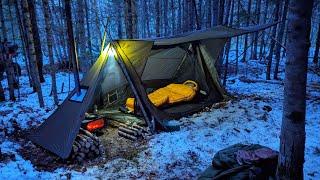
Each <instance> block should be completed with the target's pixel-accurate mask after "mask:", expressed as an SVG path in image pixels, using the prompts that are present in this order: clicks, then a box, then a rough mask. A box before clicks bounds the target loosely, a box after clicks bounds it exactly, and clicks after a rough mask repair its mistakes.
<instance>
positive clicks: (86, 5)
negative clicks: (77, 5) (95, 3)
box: [84, 0, 92, 56]
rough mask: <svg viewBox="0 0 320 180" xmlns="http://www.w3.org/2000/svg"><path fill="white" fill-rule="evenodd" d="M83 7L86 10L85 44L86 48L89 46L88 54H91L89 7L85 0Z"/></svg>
mask: <svg viewBox="0 0 320 180" xmlns="http://www.w3.org/2000/svg"><path fill="white" fill-rule="evenodd" d="M84 8H85V12H86V26H87V38H88V41H87V44H88V48H89V55H90V56H91V55H92V43H91V28H90V24H89V7H88V3H87V0H84Z"/></svg>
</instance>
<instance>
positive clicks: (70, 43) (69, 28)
mask: <svg viewBox="0 0 320 180" xmlns="http://www.w3.org/2000/svg"><path fill="white" fill-rule="evenodd" d="M64 6H65V8H64V10H65V14H66V24H67V32H68V49H69V62H72V68H73V75H74V81H75V86H76V89H77V92H80V77H79V65H78V61H77V58H76V48H75V43H74V35H73V27H72V14H71V4H70V0H65V1H64Z"/></svg>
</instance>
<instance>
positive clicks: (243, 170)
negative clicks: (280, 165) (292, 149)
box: [199, 144, 278, 180]
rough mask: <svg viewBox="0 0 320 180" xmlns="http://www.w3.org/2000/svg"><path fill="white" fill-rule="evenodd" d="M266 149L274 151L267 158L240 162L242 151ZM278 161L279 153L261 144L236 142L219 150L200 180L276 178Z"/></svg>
mask: <svg viewBox="0 0 320 180" xmlns="http://www.w3.org/2000/svg"><path fill="white" fill-rule="evenodd" d="M260 149H266V150H269V151H272V152H274V154H273V156H270V157H267V158H256V159H255V160H254V161H251V162H242V163H241V162H239V154H240V156H241V153H242V152H255V151H256V150H258V151H259V150H260ZM277 162H278V153H277V152H276V151H273V150H271V149H270V148H268V147H265V146H261V145H259V144H251V145H244V144H235V145H232V146H230V147H228V148H225V149H223V150H220V151H218V152H217V153H216V154H215V155H214V157H213V160H212V164H211V165H210V166H209V167H208V168H207V169H206V170H205V171H204V172H203V173H202V174H201V175H200V177H199V180H205V179H230V180H233V179H234V180H235V179H237V180H238V179H274V177H275V174H276V168H277Z"/></svg>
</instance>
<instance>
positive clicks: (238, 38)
mask: <svg viewBox="0 0 320 180" xmlns="http://www.w3.org/2000/svg"><path fill="white" fill-rule="evenodd" d="M237 27H240V0H238V1H237ZM239 41H240V37H239V36H237V42H236V75H237V74H238V67H239Z"/></svg>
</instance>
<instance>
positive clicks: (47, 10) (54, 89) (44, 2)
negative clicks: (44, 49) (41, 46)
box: [42, 0, 59, 105]
mask: <svg viewBox="0 0 320 180" xmlns="http://www.w3.org/2000/svg"><path fill="white" fill-rule="evenodd" d="M42 8H43V12H44V19H45V25H46V33H47V44H48V55H49V61H50V74H51V79H52V82H51V83H52V84H51V86H52V94H53V100H54V104H55V105H58V104H59V100H58V93H57V83H56V69H55V64H54V60H53V47H52V41H53V35H52V29H51V23H52V22H51V11H50V8H49V2H48V0H42Z"/></svg>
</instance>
